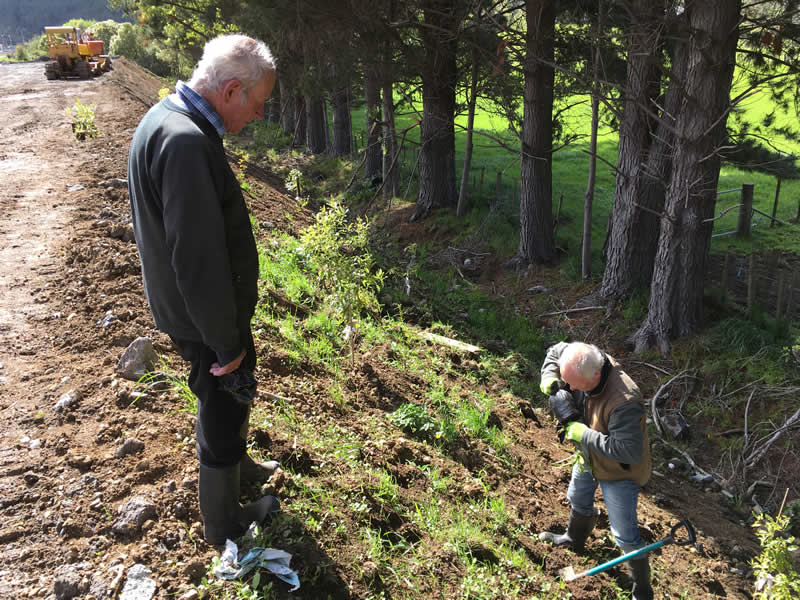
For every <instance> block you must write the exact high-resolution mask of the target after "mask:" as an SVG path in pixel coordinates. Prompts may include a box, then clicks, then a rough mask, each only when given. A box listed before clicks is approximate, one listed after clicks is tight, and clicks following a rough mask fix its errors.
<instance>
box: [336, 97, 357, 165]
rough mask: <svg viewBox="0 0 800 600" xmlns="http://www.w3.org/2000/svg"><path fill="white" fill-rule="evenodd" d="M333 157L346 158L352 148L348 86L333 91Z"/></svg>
mask: <svg viewBox="0 0 800 600" xmlns="http://www.w3.org/2000/svg"><path fill="white" fill-rule="evenodd" d="M332 104H333V143H332V144H331V154H333V156H347V155H349V154H350V152H351V151H352V147H353V123H352V120H351V117H350V86H349V85H343V86H341V87H337V88H336V89H334V90H333V101H332Z"/></svg>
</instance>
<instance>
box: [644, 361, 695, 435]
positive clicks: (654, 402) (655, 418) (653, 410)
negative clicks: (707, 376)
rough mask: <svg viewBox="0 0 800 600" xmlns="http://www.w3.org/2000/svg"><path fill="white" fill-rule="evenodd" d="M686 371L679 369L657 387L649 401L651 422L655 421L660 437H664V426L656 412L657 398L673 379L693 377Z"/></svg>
mask: <svg viewBox="0 0 800 600" xmlns="http://www.w3.org/2000/svg"><path fill="white" fill-rule="evenodd" d="M688 373H689V371H681V372H680V373H678V374H677V375H675V376H674V377H672V378H670V380H669V381H667V383H665V384H664V385H662V386H661V387H660V388H658V391H657V392H656V393H655V395H654V396H653V399H652V400H651V401H650V411H651V413H652V415H653V423H655V426H656V429H658V433H659V435H660V436H661V437H664V426H663V425H662V424H661V416H660V415H659V413H658V398H659V396H661V394H662V393H663V392H664V391H665V390H666V389H667V388H668V387H669V386H670V385H671V384H672V382H673V381H677V380H678V379H682V378H684V377H693V375H688Z"/></svg>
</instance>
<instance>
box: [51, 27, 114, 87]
mask: <svg viewBox="0 0 800 600" xmlns="http://www.w3.org/2000/svg"><path fill="white" fill-rule="evenodd" d="M44 33H45V35H46V36H47V46H48V51H49V54H50V60H49V61H48V62H47V64H45V66H44V76H45V77H47V78H48V79H61V78H65V77H79V78H81V79H89V77H91V76H92V75H100V74H102V73H103V72H105V71H108V70H110V69H111V57H110V56H108V55H107V54H103V40H95V39H93V38H92V34H91V33H87V32H84V33H81V30H80V29H78V28H77V27H45V28H44Z"/></svg>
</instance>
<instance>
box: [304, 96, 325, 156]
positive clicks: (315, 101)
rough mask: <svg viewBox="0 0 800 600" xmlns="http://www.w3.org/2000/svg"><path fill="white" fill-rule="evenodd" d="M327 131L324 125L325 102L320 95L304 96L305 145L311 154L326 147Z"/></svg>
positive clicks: (319, 151) (317, 152) (320, 152)
mask: <svg viewBox="0 0 800 600" xmlns="http://www.w3.org/2000/svg"><path fill="white" fill-rule="evenodd" d="M327 144H328V132H327V127H326V125H325V102H324V100H323V99H322V98H320V97H316V98H315V97H313V96H306V146H307V147H308V151H309V152H311V154H322V153H323V152H325V150H326V149H327Z"/></svg>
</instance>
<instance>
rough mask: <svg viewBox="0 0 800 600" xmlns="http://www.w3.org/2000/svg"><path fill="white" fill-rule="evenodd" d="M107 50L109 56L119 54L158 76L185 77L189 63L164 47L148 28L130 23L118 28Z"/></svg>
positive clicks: (172, 50) (186, 59)
mask: <svg viewBox="0 0 800 600" xmlns="http://www.w3.org/2000/svg"><path fill="white" fill-rule="evenodd" d="M107 50H108V53H109V54H115V55H116V54H121V55H122V56H124V57H126V58H128V59H130V60H133V61H135V62H136V63H137V64H139V65H141V66H142V67H144V68H145V69H149V70H150V71H152V72H153V73H155V74H156V75H160V76H173V75H186V74H187V67H186V63H187V62H191V60H190V59H188V58H187V57H185V56H182V55H181V54H180V53H176V52H175V50H174V49H171V48H169V47H166V46H164V44H163V42H162V41H161V40H159V39H158V36H157V35H156V34H154V33H153V30H152V29H150V28H149V27H146V26H144V25H134V24H132V23H122V24H121V25H120V26H119V28H118V29H117V32H116V33H115V34H114V36H113V37H112V38H111V42H110V44H109V46H108V48H107ZM189 69H190V68H189Z"/></svg>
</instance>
